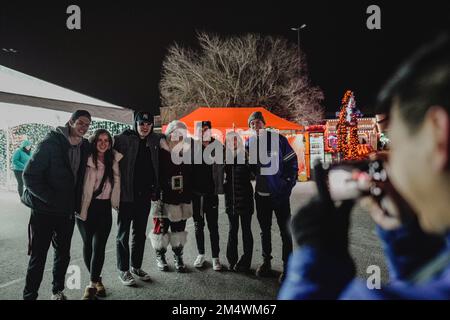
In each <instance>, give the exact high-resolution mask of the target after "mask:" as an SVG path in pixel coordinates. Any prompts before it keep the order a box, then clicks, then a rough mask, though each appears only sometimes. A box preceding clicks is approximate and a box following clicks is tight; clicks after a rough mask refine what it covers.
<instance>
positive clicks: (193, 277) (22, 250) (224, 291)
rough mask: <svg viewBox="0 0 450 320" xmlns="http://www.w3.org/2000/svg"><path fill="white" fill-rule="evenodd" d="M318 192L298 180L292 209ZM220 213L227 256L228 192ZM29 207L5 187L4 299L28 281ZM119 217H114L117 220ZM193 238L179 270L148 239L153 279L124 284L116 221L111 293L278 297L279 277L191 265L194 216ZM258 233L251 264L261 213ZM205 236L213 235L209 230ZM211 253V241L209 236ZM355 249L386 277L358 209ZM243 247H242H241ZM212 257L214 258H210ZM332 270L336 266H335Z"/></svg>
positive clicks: (16, 295) (0, 211)
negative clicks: (164, 264)
mask: <svg viewBox="0 0 450 320" xmlns="http://www.w3.org/2000/svg"><path fill="white" fill-rule="evenodd" d="M313 193H314V184H313V183H311V182H307V183H298V184H297V186H296V187H295V189H294V192H293V194H292V197H291V204H292V212H293V213H295V212H296V209H297V208H298V207H299V205H300V204H301V203H303V202H304V201H306V199H308V198H309V197H310V196H311V194H313ZM220 204H221V208H220V210H221V213H222V214H221V215H220V218H219V219H220V221H219V228H220V236H221V239H220V244H221V249H222V252H221V254H220V258H221V260H222V261H223V262H226V258H225V248H226V239H227V230H228V220H227V217H226V215H225V213H224V210H223V198H221V199H220ZM28 219H29V210H28V209H27V208H26V207H24V206H23V205H22V204H21V203H20V202H19V199H18V196H17V195H16V194H15V193H12V192H0V250H1V251H0V299H1V300H6V299H21V296H22V290H23V286H24V277H25V274H26V268H27V264H28V256H27V254H26V249H27V224H28ZM115 220H116V219H115V217H114V222H115ZM272 229H273V239H272V242H273V251H274V252H273V256H274V259H273V268H274V269H276V270H278V271H281V269H282V265H281V239H280V236H279V231H278V226H277V224H276V221H275V219H274V221H273V227H272ZM187 230H188V232H189V236H188V244H187V245H186V249H185V262H186V264H187V266H188V273H185V274H178V273H176V272H175V271H174V270H173V263H172V254H171V253H169V254H168V261H169V264H170V265H171V271H170V272H166V273H163V272H159V271H158V270H157V269H156V266H155V263H154V252H153V249H152V248H151V245H150V241H149V240H147V244H146V251H145V256H144V266H143V268H144V270H146V271H147V272H149V273H150V275H151V277H152V282H150V283H142V282H139V283H138V286H137V287H135V288H129V287H124V286H122V285H121V284H120V282H119V280H118V279H117V273H116V268H115V265H116V253H115V235H116V232H117V228H116V225H115V223H113V228H112V230H111V235H110V237H109V240H108V243H107V248H106V260H105V266H104V272H103V280H104V281H103V282H104V284H105V286H106V287H107V290H108V294H109V296H108V299H152V300H153V299H199V300H203V299H225V300H226V299H249V300H252V299H261V300H264V299H274V298H276V295H277V292H278V289H279V286H278V283H277V279H276V278H266V279H259V278H256V277H255V276H254V275H251V274H250V275H243V274H237V273H233V272H215V271H213V270H212V268H211V264H208V266H207V267H206V268H205V269H204V270H197V269H195V268H194V267H193V266H192V263H193V260H194V259H195V257H196V247H195V238H194V233H193V232H194V226H193V222H192V219H190V220H189V221H188V225H187ZM253 235H254V239H255V246H254V258H253V264H252V268H253V269H255V268H256V266H257V265H258V264H259V263H260V262H261V245H260V237H259V227H258V223H257V220H256V215H254V219H253ZM205 237H206V239H209V238H208V237H209V236H208V233H207V231H206V235H205ZM206 244H207V246H206V248H207V249H206V250H207V253H206V254H207V256H208V254H209V252H210V251H209V243H208V241H207V242H206ZM81 245H82V242H81V237H80V235H79V232H78V229H77V228H76V227H75V231H74V237H73V240H72V251H71V255H72V260H71V266H78V267H79V268H80V270H81V287H80V288H79V289H77V288H75V289H70V290H66V291H65V292H66V294H67V296H68V297H69V298H70V299H79V298H80V297H81V295H82V292H83V289H84V286H85V285H86V284H87V281H88V279H89V277H88V273H87V270H86V268H85V266H84V263H83V260H82V250H81ZM351 251H352V255H353V256H354V258H355V260H356V263H357V268H358V274H359V276H360V277H364V278H367V276H368V274H367V273H366V269H367V267H368V266H369V265H378V266H380V268H381V270H382V279H383V281H386V278H387V271H386V267H385V264H384V261H383V257H382V252H381V249H380V245H379V242H378V240H377V238H376V235H375V233H374V225H373V222H372V221H371V220H370V218H369V217H368V215H367V214H366V213H365V212H363V211H361V210H359V209H358V208H357V209H355V211H354V212H353V226H352V229H351ZM240 252H242V248H241V247H240ZM208 259H209V261H210V258H208ZM52 260H53V252H52V250H50V251H49V255H48V259H47V266H46V269H45V274H44V280H43V282H42V285H41V289H40V299H48V298H49V296H50V293H51V281H52V277H51V275H52V273H51V267H52V264H51V262H52ZM330 272H333V271H332V270H330Z"/></svg>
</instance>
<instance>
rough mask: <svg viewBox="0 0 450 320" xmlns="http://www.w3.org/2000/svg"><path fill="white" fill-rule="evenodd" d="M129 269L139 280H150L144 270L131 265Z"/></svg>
mask: <svg viewBox="0 0 450 320" xmlns="http://www.w3.org/2000/svg"><path fill="white" fill-rule="evenodd" d="M130 271H131V274H132V275H133V276H135V277H136V278H138V279H139V280H142V281H150V276H149V275H148V273H147V272H145V271H144V270H142V269H135V268H133V267H131V270H130Z"/></svg>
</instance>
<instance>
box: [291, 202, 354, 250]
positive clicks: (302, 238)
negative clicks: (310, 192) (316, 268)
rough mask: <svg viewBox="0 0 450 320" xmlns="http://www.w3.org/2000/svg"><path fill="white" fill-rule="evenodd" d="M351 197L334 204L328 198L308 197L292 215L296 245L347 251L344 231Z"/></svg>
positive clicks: (351, 204)
mask: <svg viewBox="0 0 450 320" xmlns="http://www.w3.org/2000/svg"><path fill="white" fill-rule="evenodd" d="M353 205H354V201H353V200H347V201H344V202H342V204H341V205H340V206H339V207H336V206H335V205H334V203H333V202H332V201H331V200H324V199H322V198H321V197H318V196H316V197H314V198H312V199H311V200H310V201H309V202H308V203H307V204H306V205H305V206H303V207H302V208H300V209H299V211H298V212H297V214H296V215H295V216H294V217H293V218H292V222H291V231H292V234H293V236H294V239H295V241H296V242H297V244H298V245H299V246H303V245H310V246H312V247H315V248H317V249H319V250H323V251H326V252H327V253H329V254H333V255H342V254H348V230H349V226H350V211H351V210H352V208H353Z"/></svg>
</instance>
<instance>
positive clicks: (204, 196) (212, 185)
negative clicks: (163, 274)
mask: <svg viewBox="0 0 450 320" xmlns="http://www.w3.org/2000/svg"><path fill="white" fill-rule="evenodd" d="M195 144H197V145H195ZM199 147H200V148H199ZM212 147H214V148H220V149H223V146H222V144H221V143H220V142H219V141H217V140H215V139H214V138H212V137H211V121H202V135H201V139H200V140H199V141H196V142H193V152H194V155H193V157H194V159H193V160H194V161H195V158H198V159H199V160H201V161H199V162H200V163H195V165H194V166H193V176H194V180H193V186H192V189H193V190H192V191H193V199H192V208H193V219H194V225H195V239H196V242H197V249H198V256H197V258H196V259H195V261H194V267H196V268H202V267H203V265H204V263H205V234H204V231H203V229H204V227H205V218H206V221H207V224H208V229H209V237H210V240H211V256H212V263H213V269H214V270H215V271H221V270H222V265H221V263H220V260H219V252H220V248H219V224H218V222H219V197H218V194H223V169H224V166H223V164H220V163H216V162H213V163H212V164H207V163H205V157H204V156H205V150H206V148H212ZM214 150H215V149H214ZM197 152H198V154H196V153H197ZM213 152H214V151H212V152H211V156H213V157H214V156H215V154H213ZM200 153H201V154H200ZM208 154H209V153H208Z"/></svg>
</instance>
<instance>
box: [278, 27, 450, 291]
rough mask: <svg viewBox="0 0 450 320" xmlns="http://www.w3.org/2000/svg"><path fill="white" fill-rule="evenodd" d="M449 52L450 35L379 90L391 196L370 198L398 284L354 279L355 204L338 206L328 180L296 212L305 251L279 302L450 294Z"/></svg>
mask: <svg viewBox="0 0 450 320" xmlns="http://www.w3.org/2000/svg"><path fill="white" fill-rule="evenodd" d="M449 49H450V47H449V37H448V35H444V36H442V37H440V38H438V39H436V40H435V41H434V42H432V43H430V44H428V45H426V46H424V47H422V48H421V49H420V50H419V51H417V52H416V53H415V54H414V55H413V56H412V57H411V58H410V59H409V60H407V61H406V62H405V63H404V64H403V65H402V66H401V68H400V69H399V70H398V71H397V72H396V74H395V75H394V76H393V77H392V79H391V80H390V81H389V82H388V83H387V85H386V86H385V87H384V89H383V90H382V91H381V93H380V95H379V112H380V113H384V112H386V113H387V114H389V124H388V126H389V134H390V139H391V145H390V154H389V159H388V161H387V163H386V169H387V172H388V177H389V179H390V180H388V181H385V182H382V183H377V182H375V185H376V187H377V188H380V189H381V190H382V191H383V193H382V194H381V195H377V196H376V197H372V198H364V200H363V204H365V206H366V207H368V208H369V212H370V215H371V216H372V218H373V220H374V221H375V222H376V223H377V225H378V227H377V230H378V234H379V236H380V238H381V241H382V242H383V247H384V250H385V255H386V258H387V264H388V267H389V273H390V278H391V279H390V282H389V284H387V285H384V286H383V287H382V288H381V289H379V290H370V289H368V288H367V285H366V283H365V282H363V281H360V280H357V279H354V276H355V265H354V262H353V259H352V258H351V256H350V254H349V250H348V246H349V243H348V230H349V216H350V210H351V208H352V206H353V202H354V201H352V200H350V201H343V202H342V204H341V205H339V206H336V205H335V204H334V202H333V201H332V200H331V197H330V195H329V193H327V189H326V188H324V187H323V185H324V183H323V182H320V183H319V185H321V186H322V187H320V188H319V190H321V192H319V197H317V198H314V199H312V200H311V201H310V202H309V203H308V204H307V205H306V206H304V207H302V208H301V209H300V210H299V212H298V213H297V214H296V215H295V217H294V218H293V221H292V232H293V235H294V238H295V240H296V242H297V244H298V245H299V249H298V250H296V251H295V252H294V253H293V255H291V257H290V261H289V267H288V274H287V277H286V281H285V282H284V284H283V286H282V288H281V290H280V292H279V298H280V299H338V298H339V299H443V300H449V299H450V213H449V211H448V208H449V207H450V198H449V196H448V195H449V194H450V135H449V132H450V105H449V99H448V88H449V84H450V81H449V80H450V72H449V70H450V51H449ZM320 171H321V170H319V173H320ZM318 181H321V179H318ZM389 181H391V182H389ZM330 270H333V272H330Z"/></svg>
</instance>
